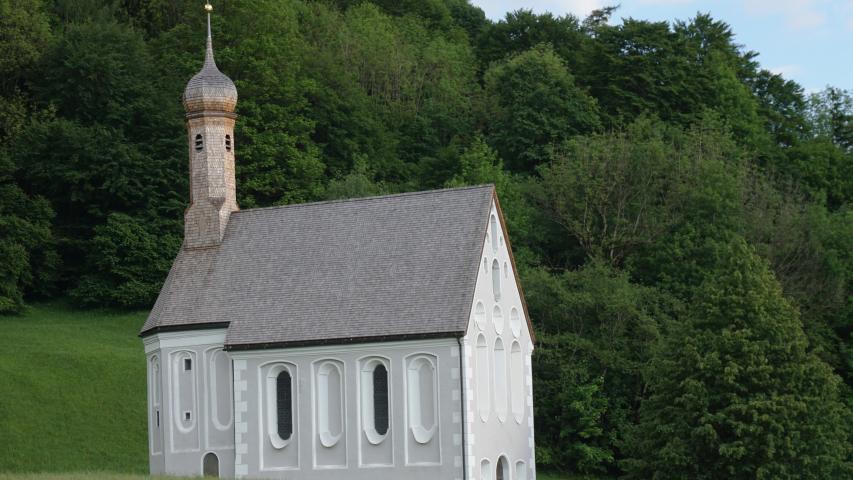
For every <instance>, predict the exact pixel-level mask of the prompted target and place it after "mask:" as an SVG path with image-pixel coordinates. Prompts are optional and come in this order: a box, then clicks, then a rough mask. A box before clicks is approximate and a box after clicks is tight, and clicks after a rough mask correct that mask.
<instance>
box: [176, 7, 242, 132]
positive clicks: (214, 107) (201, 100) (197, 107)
mask: <svg viewBox="0 0 853 480" xmlns="http://www.w3.org/2000/svg"><path fill="white" fill-rule="evenodd" d="M236 105H237V87H235V86H234V82H232V81H231V79H230V78H228V77H227V76H226V75H225V74H224V73H222V72H220V71H219V68H218V67H217V66H216V60H215V59H214V58H213V38H212V36H211V33H210V13H209V12H208V14H207V51H206V52H205V54H204V65H203V66H202V68H201V71H199V72H198V73H197V74H195V76H194V77H193V78H191V79H190V81H189V82H187V88H186V89H184V109H185V110H186V112H187V116H191V115H193V114H197V113H201V112H204V111H220V112H229V113H230V112H234V109H235V107H236Z"/></svg>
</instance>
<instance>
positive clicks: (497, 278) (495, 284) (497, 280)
mask: <svg viewBox="0 0 853 480" xmlns="http://www.w3.org/2000/svg"><path fill="white" fill-rule="evenodd" d="M492 293H494V294H495V301H496V302H499V301H500V300H501V266H500V264H499V263H498V261H497V259H495V260H492Z"/></svg>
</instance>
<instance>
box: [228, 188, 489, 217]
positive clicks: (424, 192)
mask: <svg viewBox="0 0 853 480" xmlns="http://www.w3.org/2000/svg"><path fill="white" fill-rule="evenodd" d="M485 188H495V185H494V184H493V183H484V184H482V185H471V186H465V187H451V188H437V189H435V190H419V191H416V192H402V193H392V194H388V195H373V196H370V197H357V198H342V199H338V200H320V201H317V202H306V203H292V204H288V205H273V206H270V207H256V208H247V209H245V210H237V211H235V212H232V213H231V215H235V214H238V213H247V212H258V211H266V210H278V209H285V208H298V207H313V206H316V205H329V204H336V203H355V202H361V201H368V200H379V199H384V198H396V197H413V196H416V195H430V194H436V193H444V192H452V191H462V190H477V189H485Z"/></svg>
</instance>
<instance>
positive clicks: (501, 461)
mask: <svg viewBox="0 0 853 480" xmlns="http://www.w3.org/2000/svg"><path fill="white" fill-rule="evenodd" d="M495 480H510V479H509V463H508V462H507V461H506V457H500V458H498V466H497V468H496V469H495Z"/></svg>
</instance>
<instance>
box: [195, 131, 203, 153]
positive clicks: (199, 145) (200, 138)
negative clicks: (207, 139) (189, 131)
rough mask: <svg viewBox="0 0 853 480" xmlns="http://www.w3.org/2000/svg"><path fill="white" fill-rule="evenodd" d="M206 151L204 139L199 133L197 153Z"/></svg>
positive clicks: (196, 143) (196, 146) (196, 145)
mask: <svg viewBox="0 0 853 480" xmlns="http://www.w3.org/2000/svg"><path fill="white" fill-rule="evenodd" d="M203 149H204V138H202V136H201V134H200V133H197V134H196V136H195V151H196V152H200V151H202V150H203Z"/></svg>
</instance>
